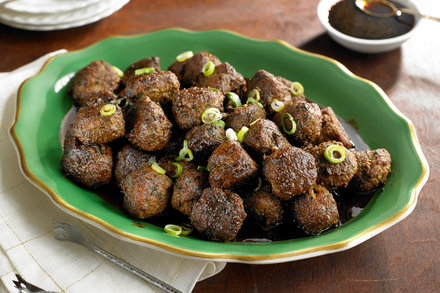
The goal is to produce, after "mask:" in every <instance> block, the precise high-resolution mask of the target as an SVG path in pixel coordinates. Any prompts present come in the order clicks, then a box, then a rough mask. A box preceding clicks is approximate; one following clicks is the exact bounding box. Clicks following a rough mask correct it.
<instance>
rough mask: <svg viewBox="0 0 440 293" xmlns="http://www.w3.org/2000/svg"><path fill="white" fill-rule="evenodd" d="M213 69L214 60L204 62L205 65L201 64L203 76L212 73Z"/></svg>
mask: <svg viewBox="0 0 440 293" xmlns="http://www.w3.org/2000/svg"><path fill="white" fill-rule="evenodd" d="M214 69H215V64H214V62H212V61H208V62H206V64H205V65H203V68H202V73H203V75H204V76H210V75H211V74H213V73H214Z"/></svg>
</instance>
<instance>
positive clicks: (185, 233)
mask: <svg viewBox="0 0 440 293" xmlns="http://www.w3.org/2000/svg"><path fill="white" fill-rule="evenodd" d="M179 226H180V227H181V228H182V233H181V234H180V235H182V236H188V235H189V234H191V232H192V231H193V228H192V227H191V225H189V224H180V225H179Z"/></svg>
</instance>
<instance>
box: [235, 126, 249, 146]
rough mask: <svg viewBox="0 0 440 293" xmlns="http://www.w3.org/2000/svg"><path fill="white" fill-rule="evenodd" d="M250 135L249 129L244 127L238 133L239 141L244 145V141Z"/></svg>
mask: <svg viewBox="0 0 440 293" xmlns="http://www.w3.org/2000/svg"><path fill="white" fill-rule="evenodd" d="M248 133H249V128H247V127H246V126H243V127H242V128H241V129H240V131H239V132H238V133H237V140H238V141H239V142H240V143H243V141H244V140H245V139H246V136H247V135H248Z"/></svg>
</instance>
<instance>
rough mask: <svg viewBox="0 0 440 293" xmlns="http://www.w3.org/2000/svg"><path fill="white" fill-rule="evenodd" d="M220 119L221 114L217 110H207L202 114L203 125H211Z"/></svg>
mask: <svg viewBox="0 0 440 293" xmlns="http://www.w3.org/2000/svg"><path fill="white" fill-rule="evenodd" d="M221 119H222V113H220V110H219V109H217V108H208V109H206V110H205V111H204V112H203V113H202V122H203V123H205V124H209V123H213V122H214V121H217V120H221Z"/></svg>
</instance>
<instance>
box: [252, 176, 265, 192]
mask: <svg viewBox="0 0 440 293" xmlns="http://www.w3.org/2000/svg"><path fill="white" fill-rule="evenodd" d="M261 185H263V180H261V177H260V176H258V185H257V187H256V188H255V189H254V191H258V190H260V188H261Z"/></svg>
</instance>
